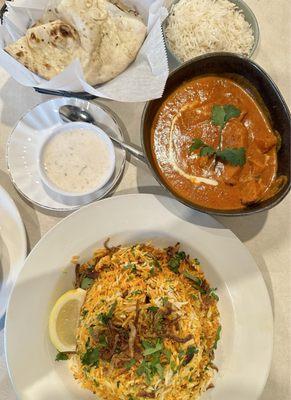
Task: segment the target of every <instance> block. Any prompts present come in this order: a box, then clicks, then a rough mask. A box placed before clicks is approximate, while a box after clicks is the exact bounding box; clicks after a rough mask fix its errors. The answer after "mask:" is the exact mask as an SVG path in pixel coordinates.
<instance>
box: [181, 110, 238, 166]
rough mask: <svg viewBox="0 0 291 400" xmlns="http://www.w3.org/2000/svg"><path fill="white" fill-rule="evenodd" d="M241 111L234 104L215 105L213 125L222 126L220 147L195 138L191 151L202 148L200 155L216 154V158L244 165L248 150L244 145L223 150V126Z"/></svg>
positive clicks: (212, 115) (212, 117) (212, 112)
mask: <svg viewBox="0 0 291 400" xmlns="http://www.w3.org/2000/svg"><path fill="white" fill-rule="evenodd" d="M240 113H241V112H240V110H239V109H238V108H236V107H235V106H233V105H232V104H227V105H224V106H220V105H214V106H213V107H212V111H211V122H212V123H213V125H216V126H219V127H220V135H219V144H218V148H217V149H214V147H212V146H209V145H207V144H206V143H204V142H203V140H201V139H198V138H195V139H194V140H193V143H192V145H191V146H190V148H189V151H190V152H192V151H195V150H198V149H200V152H199V156H200V157H205V156H208V157H210V156H213V155H214V156H215V157H216V158H220V159H221V160H222V161H225V162H228V163H229V164H231V165H235V166H237V165H239V166H241V167H242V166H243V165H244V164H245V162H246V150H245V148H244V147H240V148H225V149H224V150H221V141H222V137H221V132H222V130H223V128H224V127H225V125H226V123H227V122H228V121H229V120H230V119H231V118H236V117H239V116H240Z"/></svg>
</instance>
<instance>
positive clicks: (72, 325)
mask: <svg viewBox="0 0 291 400" xmlns="http://www.w3.org/2000/svg"><path fill="white" fill-rule="evenodd" d="M85 296H86V290H83V289H75V290H69V291H68V292H66V293H64V294H63V295H62V296H61V297H60V298H59V299H58V300H57V302H56V303H55V305H54V307H53V309H52V311H51V313H50V317H49V335H50V339H51V342H52V343H53V345H54V346H55V348H56V349H57V350H58V351H60V352H66V351H75V350H76V330H77V326H78V322H79V317H80V310H81V307H82V304H83V303H84V300H85Z"/></svg>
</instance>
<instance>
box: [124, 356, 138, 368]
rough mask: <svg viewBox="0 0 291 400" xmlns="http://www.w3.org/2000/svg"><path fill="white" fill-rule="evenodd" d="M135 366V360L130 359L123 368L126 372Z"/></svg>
mask: <svg viewBox="0 0 291 400" xmlns="http://www.w3.org/2000/svg"><path fill="white" fill-rule="evenodd" d="M135 364H136V359H134V358H132V359H131V360H129V361H128V362H127V363H126V364H125V368H126V369H127V370H130V368H131V367H133V366H134V365H135Z"/></svg>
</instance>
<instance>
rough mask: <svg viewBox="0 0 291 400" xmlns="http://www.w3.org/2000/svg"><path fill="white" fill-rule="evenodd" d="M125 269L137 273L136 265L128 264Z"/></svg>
mask: <svg viewBox="0 0 291 400" xmlns="http://www.w3.org/2000/svg"><path fill="white" fill-rule="evenodd" d="M124 269H130V270H131V272H136V265H135V264H132V263H128V264H126V265H125V266H124Z"/></svg>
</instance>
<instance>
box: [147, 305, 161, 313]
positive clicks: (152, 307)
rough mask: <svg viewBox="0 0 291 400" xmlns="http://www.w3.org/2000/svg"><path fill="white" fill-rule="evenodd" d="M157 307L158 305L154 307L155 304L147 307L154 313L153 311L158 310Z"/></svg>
mask: <svg viewBox="0 0 291 400" xmlns="http://www.w3.org/2000/svg"><path fill="white" fill-rule="evenodd" d="M158 309H159V307H156V306H150V307H149V308H148V311H150V312H153V313H155V312H157V311H158Z"/></svg>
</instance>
